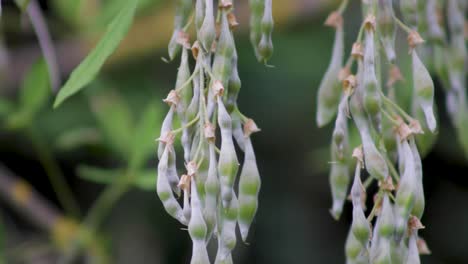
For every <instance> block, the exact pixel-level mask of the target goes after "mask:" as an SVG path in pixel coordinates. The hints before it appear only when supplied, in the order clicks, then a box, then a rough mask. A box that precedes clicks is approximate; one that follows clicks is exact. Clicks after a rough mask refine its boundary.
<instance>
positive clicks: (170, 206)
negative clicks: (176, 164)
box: [156, 147, 188, 225]
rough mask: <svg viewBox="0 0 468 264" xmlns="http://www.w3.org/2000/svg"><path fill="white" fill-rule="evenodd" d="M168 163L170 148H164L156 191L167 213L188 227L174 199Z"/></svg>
mask: <svg viewBox="0 0 468 264" xmlns="http://www.w3.org/2000/svg"><path fill="white" fill-rule="evenodd" d="M168 161H169V147H166V148H164V151H163V153H162V155H161V158H160V160H159V165H158V179H157V183H156V191H157V193H158V196H159V199H160V200H161V201H162V203H163V206H164V209H166V212H167V213H168V214H169V215H170V216H172V217H174V218H175V219H177V220H179V222H181V223H182V224H185V225H186V224H188V221H187V219H186V218H185V216H184V214H183V212H182V208H181V207H180V205H179V203H178V202H177V200H176V198H175V197H174V194H173V193H172V189H171V187H170V185H169V181H168V179H167V169H168Z"/></svg>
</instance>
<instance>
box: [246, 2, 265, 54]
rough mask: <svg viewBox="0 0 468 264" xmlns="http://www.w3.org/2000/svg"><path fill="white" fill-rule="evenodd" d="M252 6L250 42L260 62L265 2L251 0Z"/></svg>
mask: <svg viewBox="0 0 468 264" xmlns="http://www.w3.org/2000/svg"><path fill="white" fill-rule="evenodd" d="M249 5H250V42H251V43H252V47H253V48H254V50H255V55H256V56H257V58H258V59H259V60H260V54H259V51H258V44H259V43H260V39H261V38H262V18H263V12H264V10H265V0H249Z"/></svg>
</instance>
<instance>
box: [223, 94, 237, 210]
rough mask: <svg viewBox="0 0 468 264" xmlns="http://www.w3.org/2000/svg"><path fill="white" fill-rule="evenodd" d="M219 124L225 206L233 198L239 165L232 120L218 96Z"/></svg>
mask: <svg viewBox="0 0 468 264" xmlns="http://www.w3.org/2000/svg"><path fill="white" fill-rule="evenodd" d="M218 124H219V127H220V130H221V149H220V153H219V161H218V173H219V178H220V182H221V198H222V202H223V207H226V206H228V205H229V203H230V202H231V200H232V193H233V191H232V190H233V187H234V182H235V179H236V175H237V170H238V167H239V162H238V160H237V155H236V150H235V149H234V142H233V141H232V120H231V117H230V116H229V114H228V112H227V111H226V108H225V107H224V104H223V101H222V100H221V98H220V97H218Z"/></svg>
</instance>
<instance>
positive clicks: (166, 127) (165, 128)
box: [158, 107, 175, 159]
mask: <svg viewBox="0 0 468 264" xmlns="http://www.w3.org/2000/svg"><path fill="white" fill-rule="evenodd" d="M174 111H175V110H174V107H170V108H169V111H168V112H167V115H166V117H165V118H164V120H163V123H162V125H161V133H160V136H159V137H160V138H161V137H164V136H166V135H167V134H168V133H169V132H171V131H172V122H173V120H174ZM165 147H166V143H164V142H163V141H161V140H160V141H159V144H158V158H159V159H160V158H161V156H162V154H163V152H164V149H165Z"/></svg>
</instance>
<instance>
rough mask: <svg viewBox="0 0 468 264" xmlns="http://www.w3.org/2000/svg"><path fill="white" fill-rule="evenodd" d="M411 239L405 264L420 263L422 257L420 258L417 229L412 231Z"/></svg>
mask: <svg viewBox="0 0 468 264" xmlns="http://www.w3.org/2000/svg"><path fill="white" fill-rule="evenodd" d="M411 233H412V234H411V235H410V238H409V241H408V255H407V257H406V260H405V262H404V263H405V264H410V263H411V264H420V263H421V259H420V258H419V251H418V244H417V243H418V234H417V232H415V231H412V232H411Z"/></svg>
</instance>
